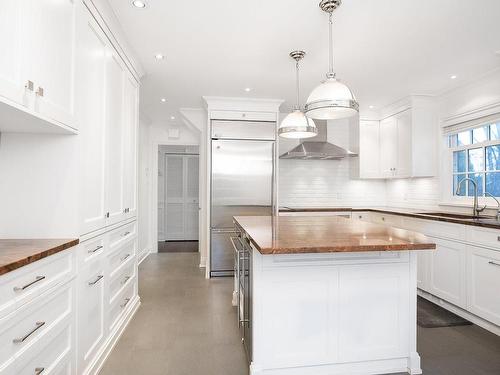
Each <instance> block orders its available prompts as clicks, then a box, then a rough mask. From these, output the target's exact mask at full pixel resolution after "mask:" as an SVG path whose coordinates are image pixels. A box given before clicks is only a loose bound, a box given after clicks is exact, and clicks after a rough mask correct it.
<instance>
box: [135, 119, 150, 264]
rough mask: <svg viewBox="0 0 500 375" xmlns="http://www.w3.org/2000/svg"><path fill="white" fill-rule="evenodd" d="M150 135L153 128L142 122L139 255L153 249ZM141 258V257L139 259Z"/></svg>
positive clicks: (138, 176)
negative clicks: (151, 232) (151, 234)
mask: <svg viewBox="0 0 500 375" xmlns="http://www.w3.org/2000/svg"><path fill="white" fill-rule="evenodd" d="M150 133H151V126H150V124H149V123H147V122H146V121H143V120H141V121H140V123H139V141H138V142H139V155H138V158H139V161H138V163H139V165H138V175H137V178H138V185H139V186H138V200H139V205H138V212H137V220H138V226H139V233H138V236H139V238H138V246H139V254H143V253H144V252H150V251H151V249H152V247H153V246H152V243H151V236H150V229H149V228H150V227H151V215H150V211H151V210H152V206H151V203H152V199H151V194H150V191H151V185H150V184H151V173H152V170H151V152H150V146H149V144H150ZM140 258H141V257H140V256H139V259H140Z"/></svg>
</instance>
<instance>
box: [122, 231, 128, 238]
mask: <svg viewBox="0 0 500 375" xmlns="http://www.w3.org/2000/svg"><path fill="white" fill-rule="evenodd" d="M129 234H130V232H125V233H123V235H122V237H127V236H128V235H129Z"/></svg>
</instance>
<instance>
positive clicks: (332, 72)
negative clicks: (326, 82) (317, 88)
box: [326, 12, 335, 78]
mask: <svg viewBox="0 0 500 375" xmlns="http://www.w3.org/2000/svg"><path fill="white" fill-rule="evenodd" d="M328 18H329V22H328V27H329V33H328V36H329V52H330V54H329V58H330V61H329V67H328V69H329V70H328V73H327V75H326V77H327V78H335V70H334V68H335V67H334V60H333V12H330V13H329V17H328Z"/></svg>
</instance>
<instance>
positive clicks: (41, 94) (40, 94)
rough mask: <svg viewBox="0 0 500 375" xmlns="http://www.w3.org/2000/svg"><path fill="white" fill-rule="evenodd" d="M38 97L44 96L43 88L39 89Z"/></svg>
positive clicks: (37, 90) (37, 91)
mask: <svg viewBox="0 0 500 375" xmlns="http://www.w3.org/2000/svg"><path fill="white" fill-rule="evenodd" d="M35 94H37V95H38V96H43V87H38V88H37V89H36V93H35Z"/></svg>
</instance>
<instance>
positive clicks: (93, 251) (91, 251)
mask: <svg viewBox="0 0 500 375" xmlns="http://www.w3.org/2000/svg"><path fill="white" fill-rule="evenodd" d="M103 247H104V246H97V247H96V248H95V249H94V250H89V251H88V253H89V254H92V253H95V252H96V251H97V250H101V249H102V248H103Z"/></svg>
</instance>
